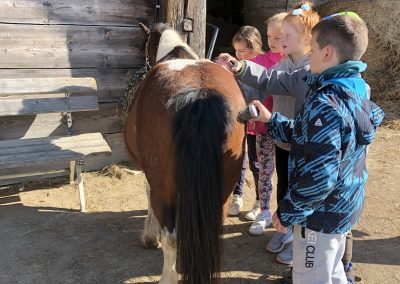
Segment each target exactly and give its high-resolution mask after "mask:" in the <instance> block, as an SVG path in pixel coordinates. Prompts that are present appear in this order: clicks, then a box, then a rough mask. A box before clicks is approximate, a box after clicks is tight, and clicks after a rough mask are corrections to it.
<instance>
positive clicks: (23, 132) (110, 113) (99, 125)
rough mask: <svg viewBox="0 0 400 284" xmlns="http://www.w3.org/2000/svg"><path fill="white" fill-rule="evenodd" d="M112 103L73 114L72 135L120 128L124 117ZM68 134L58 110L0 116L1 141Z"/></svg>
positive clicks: (113, 131)
mask: <svg viewBox="0 0 400 284" xmlns="http://www.w3.org/2000/svg"><path fill="white" fill-rule="evenodd" d="M116 106H117V105H116V104H115V103H100V104H99V110H98V111H88V112H76V113H72V128H73V133H74V134H82V133H87V132H102V133H103V134H104V133H116V132H121V131H122V130H123V123H124V122H123V119H122V118H121V117H120V116H118V115H117V114H116ZM66 133H67V125H66V119H65V116H62V115H61V114H60V113H51V114H38V115H36V116H35V115H23V116H4V117H0V140H9V139H18V138H33V137H43V136H61V135H65V134H66Z"/></svg>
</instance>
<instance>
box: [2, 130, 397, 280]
mask: <svg viewBox="0 0 400 284" xmlns="http://www.w3.org/2000/svg"><path fill="white" fill-rule="evenodd" d="M399 157H400V131H398V130H394V129H391V127H384V128H381V129H380V130H379V132H378V135H377V139H376V140H375V142H374V144H373V146H372V148H371V151H370V155H369V161H368V165H369V171H370V179H369V182H368V186H367V193H366V201H365V211H364V213H363V215H362V219H361V222H360V224H358V225H357V226H356V227H355V230H354V235H355V241H354V257H353V260H354V263H355V274H356V275H357V278H358V281H359V283H400V266H399V265H400V236H399V235H400V219H399V218H398V216H399V214H400V198H399V191H400V185H399V182H400V181H399V180H400V162H399ZM112 173H113V174H111V175H105V173H85V174H84V179H85V183H86V195H87V204H88V210H89V213H80V212H79V211H78V208H79V203H78V193H77V190H76V187H75V186H74V185H69V184H68V180H67V179H51V180H47V181H41V182H32V183H25V184H20V185H16V186H11V187H2V188H0V283H40V284H43V283H154V282H156V281H158V280H159V275H160V273H161V270H162V251H161V249H160V248H159V249H152V250H144V249H142V247H141V245H140V242H139V236H140V232H141V230H142V228H143V222H144V219H145V216H146V205H147V201H146V194H145V188H144V186H145V179H144V175H143V174H141V173H137V174H129V173H126V172H124V171H120V172H119V171H115V170H114V171H112ZM118 173H119V175H118ZM254 196H255V195H254V183H253V181H252V179H251V178H250V174H248V178H247V185H246V189H245V195H244V198H245V205H244V208H243V213H242V214H241V215H240V217H238V218H237V217H232V218H228V219H227V220H226V222H225V225H224V233H223V239H224V264H223V273H222V277H223V279H224V281H223V283H278V282H279V281H280V279H282V277H283V276H286V275H288V274H289V268H288V267H287V266H284V265H280V264H278V263H277V262H275V256H274V255H273V254H270V253H267V252H266V250H265V245H266V242H267V240H268V239H269V238H270V237H271V236H272V233H273V231H274V230H273V229H272V228H269V229H268V230H267V231H266V232H265V234H264V235H262V236H252V235H250V234H249V233H248V227H249V226H250V223H249V222H247V221H245V219H244V218H243V216H244V213H245V212H246V211H247V210H249V209H250V208H251V206H252V202H253V200H254V198H255V197H254ZM272 206H273V209H274V208H275V196H273V197H272Z"/></svg>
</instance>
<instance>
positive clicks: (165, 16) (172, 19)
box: [160, 0, 185, 33]
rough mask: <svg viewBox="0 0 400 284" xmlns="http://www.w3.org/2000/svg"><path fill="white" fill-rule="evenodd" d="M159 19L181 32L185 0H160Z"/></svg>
mask: <svg viewBox="0 0 400 284" xmlns="http://www.w3.org/2000/svg"><path fill="white" fill-rule="evenodd" d="M160 6H161V11H160V20H161V21H162V22H166V23H169V24H170V25H171V26H172V27H173V28H174V29H176V30H177V31H178V32H180V33H182V32H183V29H182V22H183V17H184V9H185V0H161V1H160Z"/></svg>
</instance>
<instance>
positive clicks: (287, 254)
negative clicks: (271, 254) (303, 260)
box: [276, 242, 293, 265]
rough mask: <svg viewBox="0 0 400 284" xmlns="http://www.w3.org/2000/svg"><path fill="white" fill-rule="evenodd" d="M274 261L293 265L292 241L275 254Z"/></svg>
mask: <svg viewBox="0 0 400 284" xmlns="http://www.w3.org/2000/svg"><path fill="white" fill-rule="evenodd" d="M276 261H277V262H279V263H282V264H286V265H293V242H290V243H289V244H288V245H287V247H286V248H285V249H284V250H283V251H281V252H280V253H279V254H278V255H277V256H276Z"/></svg>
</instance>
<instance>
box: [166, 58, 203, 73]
mask: <svg viewBox="0 0 400 284" xmlns="http://www.w3.org/2000/svg"><path fill="white" fill-rule="evenodd" d="M196 62H197V61H196V60H193V59H174V60H168V61H165V64H167V67H168V69H170V70H176V71H179V70H182V69H184V68H185V67H186V66H189V65H196Z"/></svg>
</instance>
